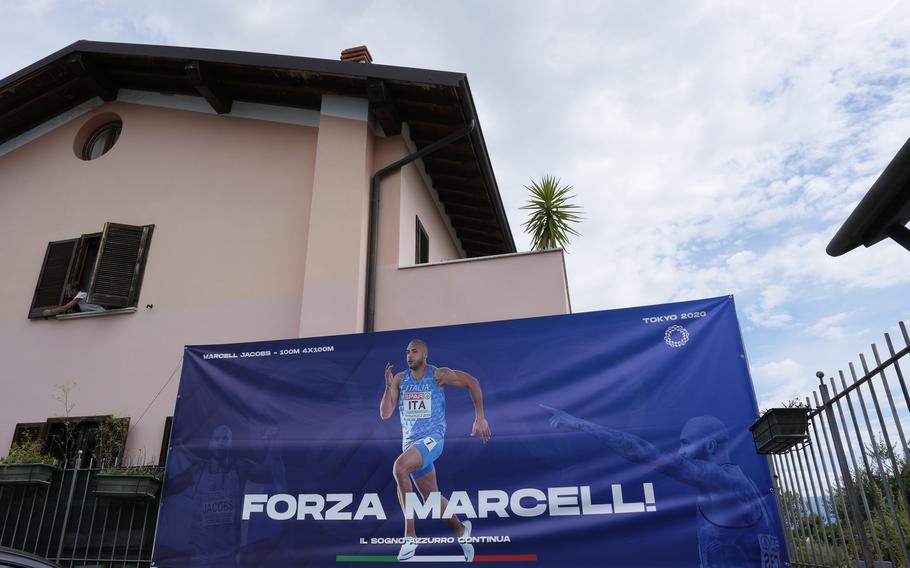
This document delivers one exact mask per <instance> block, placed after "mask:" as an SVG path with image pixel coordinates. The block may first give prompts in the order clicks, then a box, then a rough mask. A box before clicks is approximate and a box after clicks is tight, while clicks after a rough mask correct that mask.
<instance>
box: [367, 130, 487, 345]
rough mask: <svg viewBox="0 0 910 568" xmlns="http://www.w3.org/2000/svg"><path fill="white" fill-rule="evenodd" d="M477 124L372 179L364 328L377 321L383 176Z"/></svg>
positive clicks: (458, 136)
mask: <svg viewBox="0 0 910 568" xmlns="http://www.w3.org/2000/svg"><path fill="white" fill-rule="evenodd" d="M476 126H477V121H476V120H475V119H473V118H472V119H471V122H470V123H469V124H468V125H467V126H466V127H465V128H463V129H461V130H459V131H457V132H453V133H452V134H449V135H448V136H446V137H445V138H443V139H442V140H438V141H436V142H433V143H432V144H430V145H429V146H427V147H425V148H423V149H421V150H418V151H416V152H414V153H413V154H409V155H407V156H405V157H404V158H402V159H400V160H398V161H396V162H393V163H391V164H389V165H388V166H385V167H384V168H382V169H381V170H379V171H378V172H376V173H375V174H373V177H372V179H371V180H370V225H369V231H370V233H369V242H368V243H367V292H366V294H367V297H366V306H365V308H364V317H363V320H364V321H363V330H364V331H365V332H367V331H373V327H374V324H375V321H376V262H377V258H376V255H377V249H378V248H379V184H380V183H381V182H382V178H384V177H386V176H387V175H389V174H391V173H393V172H396V171H398V170H400V169H401V168H403V167H404V166H406V165H408V164H410V163H411V162H413V161H415V160H419V159H420V158H423V157H424V156H426V155H427V154H431V153H433V152H435V151H436V150H439V149H440V148H444V147H445V146H448V145H449V144H451V143H452V142H455V141H456V140H459V139H461V138H464V137H465V136H467V135H469V134H470V133H471V131H473V130H474V128H475V127H476Z"/></svg>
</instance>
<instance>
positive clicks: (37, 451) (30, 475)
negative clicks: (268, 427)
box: [0, 435, 57, 485]
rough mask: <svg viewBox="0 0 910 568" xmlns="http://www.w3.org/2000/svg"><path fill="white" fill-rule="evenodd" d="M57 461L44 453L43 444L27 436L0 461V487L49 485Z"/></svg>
mask: <svg viewBox="0 0 910 568" xmlns="http://www.w3.org/2000/svg"><path fill="white" fill-rule="evenodd" d="M55 469H57V459H56V458H55V457H54V456H52V455H50V454H47V453H45V452H44V444H43V443H41V442H40V441H39V440H32V439H30V437H29V436H28V435H25V437H24V439H23V440H22V441H20V442H19V443H18V444H16V445H14V446H13V447H11V448H10V449H9V455H7V456H6V457H5V458H2V459H0V485H10V484H20V485H21V484H26V485H50V483H51V478H52V477H53V475H54V470H55Z"/></svg>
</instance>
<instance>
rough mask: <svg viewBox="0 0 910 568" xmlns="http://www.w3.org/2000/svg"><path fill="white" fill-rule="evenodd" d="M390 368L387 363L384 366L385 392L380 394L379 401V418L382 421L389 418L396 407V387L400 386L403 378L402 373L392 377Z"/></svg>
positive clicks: (390, 365) (389, 364)
mask: <svg viewBox="0 0 910 568" xmlns="http://www.w3.org/2000/svg"><path fill="white" fill-rule="evenodd" d="M392 367H393V365H392V364H391V363H387V364H386V366H385V392H383V393H382V400H381V401H379V416H381V417H382V419H383V420H388V419H389V418H391V416H392V413H393V412H395V408H396V407H397V406H398V385H400V384H401V379H402V378H403V377H404V373H398V374H395V375H393V374H392Z"/></svg>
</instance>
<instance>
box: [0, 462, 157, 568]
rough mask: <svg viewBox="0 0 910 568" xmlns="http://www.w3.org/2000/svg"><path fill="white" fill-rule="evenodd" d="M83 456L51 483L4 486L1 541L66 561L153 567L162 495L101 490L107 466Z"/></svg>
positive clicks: (67, 563)
mask: <svg viewBox="0 0 910 568" xmlns="http://www.w3.org/2000/svg"><path fill="white" fill-rule="evenodd" d="M78 461H79V460H78V459H77V460H75V467H73V466H72V465H71V464H64V467H63V468H61V469H58V470H56V471H54V473H53V476H52V478H51V480H50V483H49V484H44V483H23V484H15V485H0V546H6V547H9V548H14V549H17V550H21V551H24V552H29V553H32V554H37V555H38V556H43V557H45V558H48V559H51V560H53V561H56V562H58V563H59V564H61V565H64V566H86V567H88V566H92V567H106V568H115V567H116V568H119V567H126V566H135V567H137V568H139V567H145V566H149V565H150V563H151V557H152V544H153V539H154V533H155V522H156V519H157V517H158V497H155V498H124V497H122V496H121V497H110V496H102V495H98V494H96V489H97V486H98V474H99V473H101V472H102V468H101V467H97V466H96V465H95V464H93V463H92V464H89V467H79V465H78Z"/></svg>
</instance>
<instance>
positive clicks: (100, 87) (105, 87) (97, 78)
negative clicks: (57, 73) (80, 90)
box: [66, 53, 119, 102]
mask: <svg viewBox="0 0 910 568" xmlns="http://www.w3.org/2000/svg"><path fill="white" fill-rule="evenodd" d="M66 68H67V70H68V71H69V72H70V73H72V74H73V75H75V76H76V77H79V79H80V81H82V83H83V84H84V85H86V86H87V87H88V88H89V89H90V90H91V91H92V92H93V93H95V94H96V95H97V96H98V97H100V98H101V100H103V101H107V102H110V101H113V100H116V99H117V91H118V90H119V88H118V87H117V85H116V84H114V82H113V81H112V80H111V79H110V78H109V77H108V76H107V75H106V74H105V73H103V72H102V71H100V70H99V69H98V68H97V67H95V66H94V65H92V64H91V63H90V62H88V61H86V60H85V57H83V55H82V54H81V53H74V54H73V55H71V56H69V57H68V58H67V59H66Z"/></svg>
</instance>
